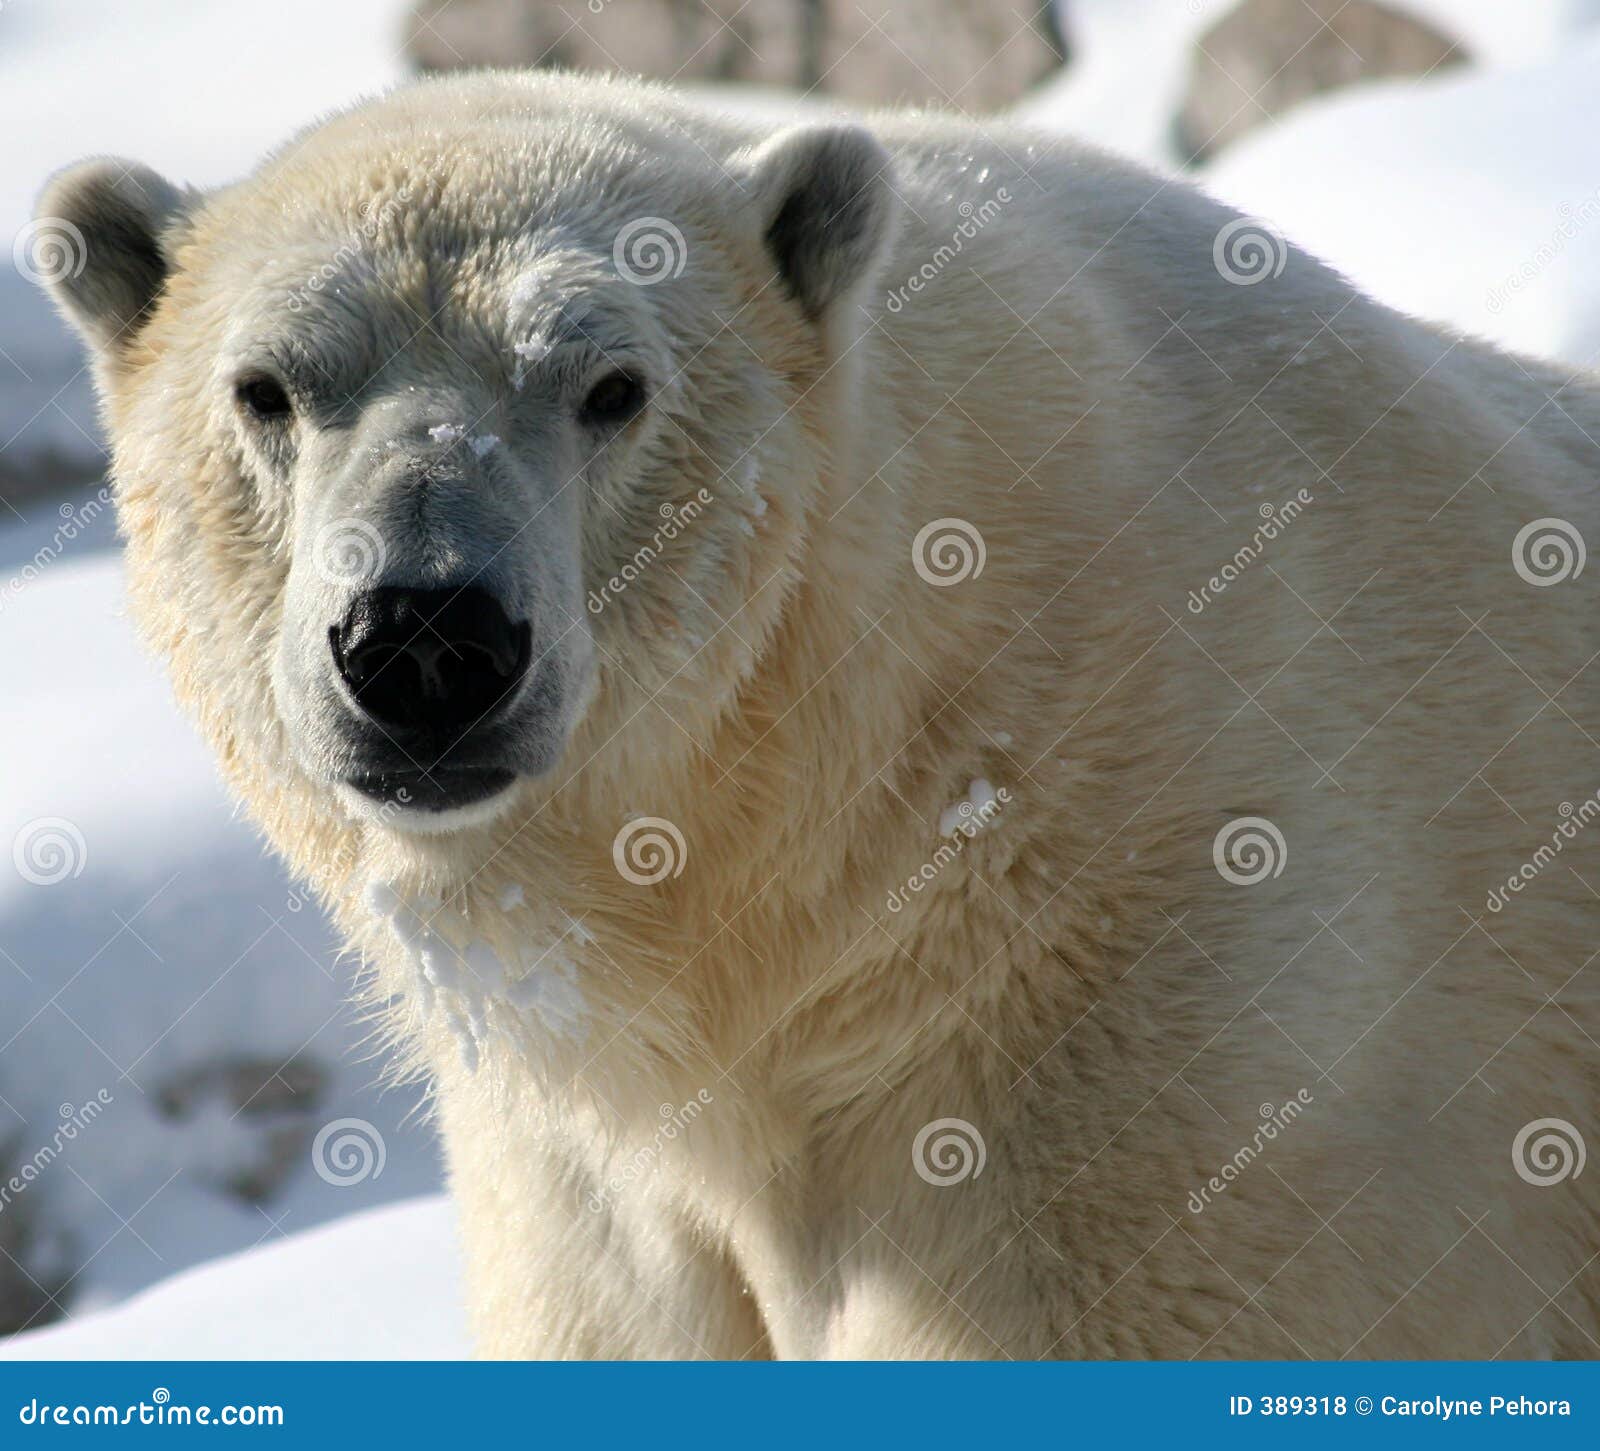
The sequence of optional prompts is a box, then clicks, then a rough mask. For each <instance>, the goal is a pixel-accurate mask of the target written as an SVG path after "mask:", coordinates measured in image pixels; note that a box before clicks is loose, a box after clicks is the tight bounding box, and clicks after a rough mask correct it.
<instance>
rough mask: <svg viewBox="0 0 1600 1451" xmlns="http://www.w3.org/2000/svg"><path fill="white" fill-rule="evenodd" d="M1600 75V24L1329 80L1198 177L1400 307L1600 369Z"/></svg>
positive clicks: (1522, 348) (1506, 343) (1526, 349)
mask: <svg viewBox="0 0 1600 1451" xmlns="http://www.w3.org/2000/svg"><path fill="white" fill-rule="evenodd" d="M1597 76H1600V30H1595V31H1590V32H1589V33H1587V34H1586V35H1583V36H1580V37H1576V38H1575V39H1574V41H1573V42H1572V43H1571V44H1570V45H1569V46H1568V47H1567V48H1566V49H1565V50H1564V51H1563V53H1562V54H1560V55H1559V56H1556V57H1554V58H1550V59H1545V60H1542V61H1539V62H1536V63H1534V64H1532V65H1529V66H1525V67H1520V68H1516V69H1506V70H1495V71H1458V72H1453V73H1451V74H1449V75H1441V76H1437V77H1434V78H1432V79H1430V80H1428V81H1426V82H1423V83H1421V84H1409V83H1406V82H1390V83H1384V84H1382V85H1375V86H1371V87H1364V88H1361V89H1359V90H1352V91H1350V92H1348V93H1342V94H1335V95H1331V96H1328V97H1325V98H1322V99H1320V100H1318V101H1314V102H1311V103H1309V104H1308V105H1307V106H1305V107H1304V108H1303V109H1301V110H1299V111H1298V112H1295V113H1293V114H1291V115H1290V116H1288V117H1287V118H1285V120H1284V121H1283V123H1282V124H1281V125H1279V126H1276V127H1274V128H1271V129H1268V130H1262V131H1258V132H1256V133H1254V134H1253V135H1250V136H1246V137H1245V138H1244V139H1243V140H1242V141H1240V142H1239V143H1238V144H1237V145H1235V146H1233V147H1231V148H1229V149H1228V150H1227V151H1225V152H1224V153H1222V155H1221V156H1220V157H1219V158H1218V159H1217V161H1216V163H1215V164H1214V165H1213V166H1211V167H1209V168H1207V169H1206V170H1205V171H1203V172H1201V173H1199V175H1198V177H1197V179H1198V180H1199V181H1200V182H1201V183H1202V184H1203V185H1204V186H1205V187H1206V188H1207V189H1208V190H1210V191H1212V192H1213V193H1214V194H1215V195H1217V196H1218V197H1220V198H1222V199H1223V200H1224V201H1227V202H1230V203H1232V204H1233V205H1235V206H1237V207H1239V208H1240V209H1241V210H1242V211H1245V212H1249V213H1253V214H1257V215H1260V216H1264V217H1267V218H1269V219H1271V220H1272V221H1273V222H1274V223H1276V224H1277V225H1278V226H1279V227H1280V228H1281V229H1282V230H1283V231H1284V232H1285V233H1287V234H1288V235H1289V236H1290V237H1291V238H1293V239H1294V240H1296V241H1298V242H1300V243H1302V244H1303V245H1305V246H1306V247H1308V248H1309V249H1310V250H1311V251H1313V252H1315V253H1317V254H1318V255H1319V256H1320V257H1322V258H1323V259H1325V260H1326V261H1329V262H1331V263H1333V265H1334V266H1335V267H1337V268H1339V269H1340V270H1341V271H1342V272H1344V273H1345V274H1346V275H1347V276H1348V277H1349V278H1350V279H1351V280H1352V281H1353V282H1355V283H1356V285H1357V286H1359V287H1361V288H1363V289H1365V290H1366V291H1368V292H1371V293H1372V294H1373V295H1374V296H1376V297H1378V298H1380V299H1381V300H1382V301H1384V302H1387V303H1389V304H1390V305H1391V306H1394V307H1398V308H1401V309H1402V310H1404V311H1407V312H1411V313H1415V314H1417V315H1418V316H1421V317H1427V318H1431V319H1434V320H1435V321H1439V322H1444V323H1448V324H1450V325H1452V326H1454V327H1457V328H1460V329H1462V330H1463V331H1466V332H1471V333H1475V334H1477V335H1478V336H1480V337H1486V338H1490V339H1492V340H1494V341H1495V342H1498V343H1500V344H1502V345H1503V346H1505V347H1510V348H1514V349H1517V350H1520V351H1523V352H1530V353H1537V354H1541V355H1544V356H1546V357H1553V358H1559V359H1561V360H1563V361H1565V362H1569V363H1571V364H1573V365H1574V366H1581V365H1587V366H1589V367H1594V366H1595V365H1596V362H1597V360H1600V84H1597V83H1596V77H1597Z"/></svg>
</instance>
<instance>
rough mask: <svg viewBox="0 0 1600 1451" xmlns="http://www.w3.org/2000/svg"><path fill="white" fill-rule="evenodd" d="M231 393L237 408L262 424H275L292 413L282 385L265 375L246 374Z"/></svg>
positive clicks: (291, 405)
mask: <svg viewBox="0 0 1600 1451" xmlns="http://www.w3.org/2000/svg"><path fill="white" fill-rule="evenodd" d="M233 391H234V396H235V397H236V398H237V399H238V400H239V406H240V407H241V408H243V409H244V411H245V412H246V413H248V414H249V415H250V416H251V417H252V418H254V419H256V420H258V421H259V422H262V423H276V422H278V421H279V420H281V419H284V418H287V417H288V416H289V415H290V414H291V413H292V412H293V411H294V405H293V404H292V403H291V402H290V401H289V394H288V392H287V391H286V390H285V388H284V386H283V384H282V383H280V382H279V381H278V380H277V379H276V378H274V377H272V376H271V375H270V374H267V373H250V374H247V375H246V376H245V377H243V378H241V379H240V380H239V381H238V383H237V384H235V385H234V390H233Z"/></svg>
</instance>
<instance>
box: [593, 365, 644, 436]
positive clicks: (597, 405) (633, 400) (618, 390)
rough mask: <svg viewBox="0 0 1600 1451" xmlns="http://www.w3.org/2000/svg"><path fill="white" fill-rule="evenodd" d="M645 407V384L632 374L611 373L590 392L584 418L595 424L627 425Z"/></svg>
mask: <svg viewBox="0 0 1600 1451" xmlns="http://www.w3.org/2000/svg"><path fill="white" fill-rule="evenodd" d="M643 406H644V384H642V383H641V382H640V381H639V380H638V379H637V378H635V377H634V376H633V375H632V374H631V373H611V374H608V375H607V376H606V377H604V378H602V379H601V380H600V381H599V382H598V383H596V384H595V385H594V387H593V388H591V389H590V390H589V396H588V397H587V398H585V399H584V400H583V417H584V421H585V422H587V423H593V424H602V425H604V424H616V423H625V422H626V421H627V420H628V419H630V418H632V417H633V415H634V414H635V413H637V412H638V411H639V410H640V408H642V407H643Z"/></svg>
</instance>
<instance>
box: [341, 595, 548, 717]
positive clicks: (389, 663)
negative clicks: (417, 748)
mask: <svg viewBox="0 0 1600 1451" xmlns="http://www.w3.org/2000/svg"><path fill="white" fill-rule="evenodd" d="M532 634H533V632H532V630H531V628H530V627H529V625H528V623H527V622H526V621H521V622H516V623H514V622H513V621H512V620H511V619H510V618H509V617H508V616H507V615H506V613H505V610H504V609H503V608H502V607H501V605H500V602H499V601H498V600H496V599H495V598H494V596H493V595H491V594H489V593H488V592H487V591H486V590H482V589H479V588H477V587H476V586H473V585H467V586H463V587H462V588H460V589H431V590H427V589H403V588H397V587H393V586H385V587H382V588H379V589H373V590H366V591H364V592H363V593H361V594H359V595H357V596H356V598H355V599H354V600H353V601H351V604H350V608H349V609H348V610H346V611H345V616H344V618H343V619H342V620H341V621H340V622H339V623H338V624H336V625H333V626H331V627H330V628H329V630H328V644H329V648H330V649H331V651H332V654H333V661H334V665H335V667H336V668H337V670H338V672H339V676H340V678H341V679H342V680H343V681H344V683H345V686H346V688H347V689H348V690H349V692H350V695H351V697H352V698H353V699H354V701H355V703H356V705H357V706H358V707H359V708H360V710H361V711H362V713H363V714H365V715H366V716H368V717H369V718H370V719H372V720H373V721H376V722H377V723H378V724H379V725H381V726H383V727H385V728H387V729H390V730H397V731H403V732H406V733H408V734H414V735H425V736H430V737H449V738H450V739H452V740H453V739H455V738H458V737H459V736H461V735H463V734H465V733H466V732H467V731H469V730H471V729H472V728H473V727H474V726H476V725H479V724H480V723H482V722H484V721H487V720H488V719H489V718H490V717H491V716H493V715H495V714H496V713H497V712H498V711H499V710H500V709H501V708H503V707H504V706H505V705H506V704H508V703H509V702H510V700H511V699H512V697H513V696H514V695H515V693H516V688H517V686H518V684H519V683H520V682H521V680H522V677H523V676H524V675H525V674H526V673H527V669H528V664H529V660H530V657H531V653H532V649H531V646H532Z"/></svg>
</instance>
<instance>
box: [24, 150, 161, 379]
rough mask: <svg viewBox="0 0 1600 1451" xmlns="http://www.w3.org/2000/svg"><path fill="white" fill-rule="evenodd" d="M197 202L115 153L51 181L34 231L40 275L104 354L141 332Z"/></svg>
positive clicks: (34, 254)
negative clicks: (179, 231)
mask: <svg viewBox="0 0 1600 1451" xmlns="http://www.w3.org/2000/svg"><path fill="white" fill-rule="evenodd" d="M191 200H192V197H191V196H189V195H186V194H185V193H184V192H181V191H179V190H178V188H177V187H175V186H173V185H172V183H171V182H169V181H166V180H165V179H164V178H162V177H160V176H158V175H157V174H156V173H155V172H153V171H151V170H150V168H149V167H147V166H141V165H139V164H138V163H137V162H132V161H120V160H117V159H115V158H112V157H98V158H96V159H94V160H92V161H80V162H79V163H77V165H75V166H69V167H68V168H67V169H66V170H65V171H59V172H57V173H56V174H55V175H54V176H53V177H51V178H50V181H49V182H48V183H47V184H46V186H45V189H44V192H43V193H42V194H41V196H40V197H39V204H38V206H37V207H36V208H35V211H34V220H33V225H32V228H31V229H30V233H29V251H30V253H31V254H32V258H33V273H34V275H35V276H36V277H37V278H38V279H39V280H40V281H41V282H43V283H44V284H45V286H46V287H47V288H48V289H49V291H50V294H51V296H52V297H54V299H55V301H56V305H57V306H58V307H60V309H61V311H62V312H64V313H65V314H66V316H67V318H68V319H69V320H70V321H71V322H72V324H73V326H75V327H76V328H77V329H78V331H79V332H80V333H82V334H83V337H84V339H85V340H86V341H87V342H88V343H89V345H90V347H92V348H93V349H94V350H95V351H96V352H98V353H101V354H109V355H112V356H114V355H115V354H116V353H117V352H118V351H119V350H120V349H121V348H122V347H123V346H125V345H126V344H127V343H128V342H130V341H131V340H132V338H133V336H134V335H135V334H136V333H137V332H138V330H139V327H140V325H141V323H142V322H143V320H144V317H145V314H146V313H147V312H148V310H149V308H150V305H151V304H152V303H153V302H154V301H155V300H156V298H157V297H158V296H159V295H160V292H161V289H162V287H163V285H164V284H165V282H166V280H167V274H168V272H169V270H170V262H169V257H170V252H171V247H172V243H173V240H174V233H175V228H176V224H177V223H178V222H179V221H180V220H181V218H182V216H183V214H184V211H185V209H186V207H187V206H188V205H189V204H190V202H191Z"/></svg>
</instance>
